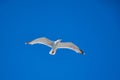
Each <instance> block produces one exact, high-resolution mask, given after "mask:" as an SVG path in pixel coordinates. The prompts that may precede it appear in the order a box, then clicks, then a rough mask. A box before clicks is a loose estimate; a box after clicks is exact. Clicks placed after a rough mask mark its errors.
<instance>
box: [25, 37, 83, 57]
mask: <svg viewBox="0 0 120 80" xmlns="http://www.w3.org/2000/svg"><path fill="white" fill-rule="evenodd" d="M61 41H62V40H61V39H58V40H56V41H52V40H49V39H48V38H45V37H41V38H37V39H35V40H33V41H30V42H26V43H25V44H31V45H33V44H44V45H46V46H48V47H51V48H52V49H51V50H50V52H49V54H51V55H55V53H56V50H57V49H60V48H66V49H71V50H73V51H75V52H77V53H80V54H83V55H84V54H85V53H84V52H83V51H82V50H81V49H80V48H79V47H77V46H76V45H75V44H73V43H72V42H61Z"/></svg>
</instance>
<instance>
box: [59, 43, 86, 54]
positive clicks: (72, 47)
mask: <svg viewBox="0 0 120 80" xmlns="http://www.w3.org/2000/svg"><path fill="white" fill-rule="evenodd" d="M58 48H68V49H71V50H74V51H76V52H77V53H81V54H83V53H84V52H83V51H82V50H81V49H79V47H77V46H76V45H75V44H73V43H72V42H64V43H59V44H58Z"/></svg>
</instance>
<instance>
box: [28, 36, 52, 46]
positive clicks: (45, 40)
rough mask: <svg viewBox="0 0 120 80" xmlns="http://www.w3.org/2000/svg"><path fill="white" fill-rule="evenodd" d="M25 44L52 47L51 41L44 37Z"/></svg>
mask: <svg viewBox="0 0 120 80" xmlns="http://www.w3.org/2000/svg"><path fill="white" fill-rule="evenodd" d="M26 44H32V45H33V44H44V45H46V46H49V47H52V45H53V41H51V40H49V39H47V38H45V37H42V38H37V39H35V40H33V41H31V42H27V43H26Z"/></svg>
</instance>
